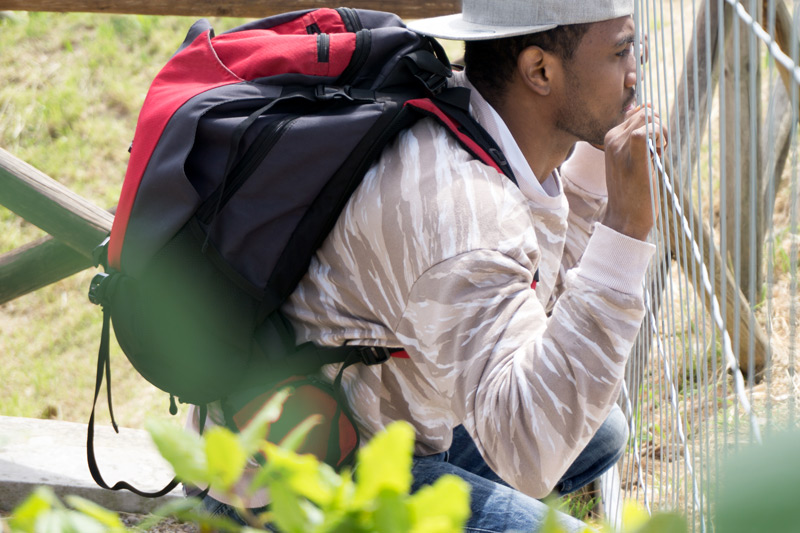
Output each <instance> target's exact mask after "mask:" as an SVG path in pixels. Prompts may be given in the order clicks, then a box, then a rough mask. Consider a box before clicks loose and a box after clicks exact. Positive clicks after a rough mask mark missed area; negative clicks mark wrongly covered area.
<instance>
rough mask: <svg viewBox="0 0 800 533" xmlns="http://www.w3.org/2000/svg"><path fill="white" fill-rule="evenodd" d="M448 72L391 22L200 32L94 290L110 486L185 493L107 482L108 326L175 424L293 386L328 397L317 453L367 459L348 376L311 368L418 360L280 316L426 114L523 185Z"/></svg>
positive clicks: (128, 179)
mask: <svg viewBox="0 0 800 533" xmlns="http://www.w3.org/2000/svg"><path fill="white" fill-rule="evenodd" d="M451 72H452V71H451V67H450V63H449V61H448V59H447V57H446V55H445V53H444V51H443V49H442V48H441V46H440V45H439V44H438V43H437V42H436V41H435V40H433V39H430V38H427V37H423V36H421V35H418V34H416V33H414V32H412V31H410V30H408V29H407V28H406V27H405V26H404V25H403V23H402V21H401V20H400V19H399V18H398V17H397V16H395V15H393V14H390V13H382V12H377V11H367V10H355V9H347V8H340V9H327V8H321V9H312V10H308V11H299V12H294V13H288V14H283V15H277V16H273V17H269V18H265V19H262V20H258V21H254V22H251V23H248V24H245V25H243V26H241V27H238V28H235V29H233V30H231V31H229V32H226V33H222V34H220V35H218V36H215V34H214V31H213V29H212V28H211V27H210V25H209V23H208V22H207V21H206V20H200V21H198V22H197V23H195V24H194V25H193V26H192V27H191V29H190V30H189V32H188V35H187V36H186V39H185V40H184V42H183V44H182V45H181V47H180V48H179V50H178V51H177V52H176V53H175V55H174V56H173V57H172V58H171V59H170V60H169V62H168V63H167V64H166V65H165V66H164V67H163V69H162V70H161V71H160V73H159V74H158V75H157V76H156V78H155V79H154V81H153V83H152V85H151V87H150V89H149V92H148V94H147V97H146V99H145V102H144V105H143V107H142V110H141V113H140V116H139V119H138V123H137V127H136V132H135V135H134V139H133V142H132V145H131V148H130V161H129V164H128V169H127V173H126V175H125V181H124V183H123V187H122V192H121V196H120V200H119V205H118V208H117V212H116V217H115V220H114V224H113V227H112V231H111V235H110V237H109V238H108V239H106V241H105V242H104V243H103V244H101V245H100V246H99V247H98V249H97V250H96V258H97V263H98V264H102V265H103V266H104V273H100V274H97V275H96V276H95V278H94V279H93V280H92V283H91V287H90V291H89V297H90V300H91V301H92V302H93V303H97V304H100V305H102V306H103V333H102V338H101V343H100V351H99V355H98V365H97V380H96V387H95V395H94V404H93V407H92V413H91V416H90V419H89V437H88V439H87V443H88V446H87V451H88V460H89V467H90V471H91V473H92V476H93V477H94V479H95V481H96V482H97V483H98V484H99V485H100V486H102V487H104V488H109V489H112V490H119V489H122V488H124V489H127V490H131V491H132V492H135V493H136V494H140V495H143V496H160V495H163V494H166V493H167V492H169V491H170V490H172V488H174V487H175V485H176V481H175V480H173V482H172V483H170V484H169V485H168V486H167V487H165V488H164V489H163V490H161V491H157V492H145V491H140V490H138V489H136V488H134V487H132V486H131V485H129V484H127V483H125V482H118V483H117V484H115V485H114V486H113V487H109V486H108V485H107V484H106V483H105V481H104V480H103V478H102V476H101V475H100V472H99V469H98V468H97V464H96V461H95V458H94V450H93V443H92V440H93V429H94V414H95V406H96V403H97V398H98V395H99V392H100V389H101V385H102V381H103V379H104V378H105V380H106V387H107V395H108V405H109V412H110V413H111V420H112V425H113V426H114V428H115V429H116V427H117V426H116V422H115V420H114V416H113V410H112V407H111V389H110V374H109V361H108V358H109V354H108V348H109V329H110V328H109V322H110V321H111V322H113V326H114V332H115V335H116V338H117V341H118V342H119V345H120V347H121V348H122V350H123V352H124V353H125V355H126V356H127V358H128V359H129V360H130V362H131V364H132V365H133V367H134V368H135V369H136V370H137V371H138V372H139V373H141V375H142V376H144V377H145V378H146V379H147V380H148V381H149V382H151V383H152V384H153V385H155V386H156V387H158V388H160V389H162V390H164V391H165V392H167V393H169V395H170V410H171V412H173V414H174V413H175V412H176V411H177V408H176V405H175V401H176V399H177V400H178V401H180V402H183V403H191V404H195V405H197V406H199V407H200V409H201V420H203V419H204V418H205V410H204V409H205V406H206V405H207V404H209V403H211V402H220V405H221V406H222V407H223V412H224V413H225V418H226V423H228V424H229V425H231V426H232V427H233V429H240V428H241V427H242V424H246V421H247V416H243V415H242V413H252V412H254V410H255V408H256V407H255V406H258V405H261V404H262V403H263V401H264V399H265V398H267V397H269V395H271V394H272V392H273V391H274V390H275V388H276V387H278V386H282V385H283V384H285V383H290V384H291V386H292V387H293V388H294V390H295V393H296V394H300V395H301V396H303V398H305V400H302V399H301V400H298V402H299V403H300V404H307V403H309V402H310V403H312V404H317V405H318V404H321V403H325V402H326V400H325V398H328V399H330V402H329V403H330V405H327V406H323V407H322V408H323V409H324V410H327V411H328V412H327V416H326V418H327V419H328V420H329V424H328V426H327V427H326V428H325V429H324V430H323V431H325V432H327V433H325V434H323V435H322V437H321V440H322V441H323V442H327V446H326V447H327V449H326V450H323V451H320V452H318V455H323V456H324V457H323V458H324V460H326V461H327V462H329V463H330V464H332V465H333V466H334V467H341V466H343V465H345V464H348V463H349V461H350V460H352V457H353V453H354V451H355V449H356V448H357V447H358V434H357V432H355V425H354V424H353V422H352V418H351V416H350V414H349V412H347V409H346V406H345V402H343V401H341V400H340V398H339V391H338V389H339V387H338V385H339V380H340V379H341V372H340V374H339V377H338V378H337V380H335V382H334V384H333V385H330V384H325V383H322V382H320V381H319V380H316V379H314V378H313V375H314V373H315V372H317V371H318V370H319V369H320V367H321V366H322V365H324V364H329V363H336V362H344V363H345V364H344V365H342V369H344V367H345V366H347V365H349V364H353V363H357V362H358V363H364V364H378V363H381V362H384V361H386V360H387V359H388V358H389V357H390V356H391V355H395V356H401V357H402V356H404V352H402V351H401V352H399V353H395V354H392V353H390V351H389V350H387V349H383V348H364V347H353V346H345V347H340V348H319V347H317V346H315V345H314V344H313V343H306V344H304V345H301V346H296V345H295V337H294V333H293V332H292V329H291V325H290V324H289V323H288V321H287V320H286V319H285V318H284V317H283V316H282V314H281V313H280V311H279V308H280V306H281V304H282V303H283V302H284V301H285V300H286V299H287V298H288V296H289V295H290V294H291V292H292V291H293V290H294V288H295V287H296V285H297V284H298V282H299V281H300V279H301V278H302V277H303V275H304V274H305V273H306V270H307V269H308V266H309V263H310V261H311V259H312V256H313V254H314V253H315V251H316V250H317V248H318V247H319V246H320V245H321V244H322V242H323V240H324V239H325V238H326V236H327V235H328V233H329V232H330V230H331V229H332V227H333V225H334V224H335V222H336V220H337V218H338V216H339V214H340V212H341V211H342V209H343V208H344V205H345V203H346V202H347V200H348V198H349V197H350V195H351V194H352V193H353V191H354V190H355V188H356V187H357V186H358V185H359V183H360V181H361V179H362V177H363V175H364V174H365V172H366V171H367V170H368V169H369V167H370V166H371V165H372V163H373V162H374V161H375V160H376V159H377V157H378V156H379V155H380V153H381V151H382V150H383V148H384V147H385V146H386V145H387V143H389V142H390V141H391V140H392V139H393V138H394V137H395V136H396V135H397V134H398V133H399V132H400V131H402V130H403V129H405V128H408V127H410V126H411V125H413V124H414V123H415V122H416V121H418V120H420V119H421V118H424V117H433V118H435V119H436V120H438V121H439V122H440V123H441V124H443V125H444V126H445V127H446V128H447V129H448V130H449V131H450V132H452V134H453V135H454V136H455V138H456V139H458V141H459V143H460V144H461V145H462V146H463V147H464V148H465V149H467V150H468V151H470V152H471V153H472V154H473V155H474V156H475V157H476V158H478V159H480V160H482V161H484V162H485V163H486V164H489V165H491V166H493V167H494V168H496V169H497V170H498V171H499V172H501V173H504V174H506V175H507V176H509V177H510V178H511V179H512V180H513V175H512V173H511V170H510V168H509V167H508V165H507V163H506V161H505V159H504V158H503V156H502V153H501V152H500V150H499V148H498V147H497V145H496V144H495V143H494V141H492V139H491V138H490V137H489V136H488V135H487V134H486V133H485V131H484V130H483V129H482V128H481V127H480V126H479V125H478V124H477V123H476V122H474V120H473V119H472V118H471V117H470V115H469V112H468V106H469V91H468V90H467V89H464V88H448V87H447V78H448V77H449V76H451ZM298 379H299V380H300V381H298ZM303 390H305V391H306V392H305V393H303V392H302V391H303ZM341 415H345V416H344V417H342V416H341ZM201 430H202V428H201ZM270 437H271V439H270V440H272V437H273V436H272V435H270ZM309 440H316V441H319V440H320V438H317V439H309Z"/></svg>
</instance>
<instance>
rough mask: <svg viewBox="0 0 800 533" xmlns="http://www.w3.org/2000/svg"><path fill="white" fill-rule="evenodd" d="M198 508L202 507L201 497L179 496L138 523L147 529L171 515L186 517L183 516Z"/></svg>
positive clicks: (140, 526)
mask: <svg viewBox="0 0 800 533" xmlns="http://www.w3.org/2000/svg"><path fill="white" fill-rule="evenodd" d="M198 508H202V503H201V501H200V499H199V498H177V499H174V500H169V501H168V502H167V503H165V504H164V505H161V506H159V507H158V508H157V509H156V510H155V511H153V512H152V513H150V515H148V516H147V517H146V518H145V519H144V520H142V521H141V522H140V523H139V524H138V528H139V529H141V530H144V531H147V530H149V529H152V528H153V527H154V526H155V525H157V524H158V523H159V522H161V521H163V520H164V519H165V518H167V517H170V516H174V517H177V518H181V519H184V518H183V517H184V516H186V514H187V513H192V512H193V511H195V510H196V509H198Z"/></svg>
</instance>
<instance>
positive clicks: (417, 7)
mask: <svg viewBox="0 0 800 533" xmlns="http://www.w3.org/2000/svg"><path fill="white" fill-rule="evenodd" d="M339 5H347V6H348V7H354V8H360V9H374V10H377V11H391V12H392V13H397V14H398V15H400V16H401V17H402V18H404V19H414V18H422V17H433V16H436V15H447V14H449V13H458V12H459V11H460V9H461V2H460V1H458V0H432V1H427V2H424V1H422V0H343V1H342V2H331V1H329V0H316V1H315V0H260V1H259V0H225V1H218V0H170V1H169V2H159V1H153V0H74V1H73V0H0V10H11V11H15V10H18V11H57V12H68V11H76V12H86V13H129V14H139V15H191V16H198V17H210V16H220V17H258V18H260V17H267V16H269V15H274V14H276V13H284V12H286V11H297V10H300V9H312V8H317V7H338V6H339Z"/></svg>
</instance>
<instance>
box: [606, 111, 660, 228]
mask: <svg viewBox="0 0 800 533" xmlns="http://www.w3.org/2000/svg"><path fill="white" fill-rule="evenodd" d="M648 138H652V139H653V143H654V145H655V146H656V147H658V148H659V150H660V148H661V147H662V146H666V144H667V138H666V134H665V133H664V132H663V131H662V130H661V121H660V119H659V116H658V114H657V113H655V112H654V111H653V110H652V109H651V108H649V107H643V106H639V107H636V108H635V109H633V110H631V111H630V112H628V115H627V116H626V117H625V120H624V121H623V122H622V124H620V125H619V126H617V127H615V128H613V129H611V130H610V131H609V132H608V133H607V134H606V137H605V146H604V148H605V153H606V185H607V187H608V207H607V209H606V215H605V218H604V219H603V224H604V225H605V226H608V227H609V228H611V229H613V230H615V231H618V232H619V233H622V234H624V235H627V236H629V237H633V238H634V239H639V240H642V241H643V240H645V239H647V235H648V233H650V229H651V228H652V227H653V224H655V221H656V219H657V217H658V203H657V202H655V205H654V202H653V201H652V200H651V198H650V189H651V187H652V188H653V191H654V192H656V193H657V191H658V189H657V188H656V179H657V174H656V172H655V171H654V170H653V169H654V165H653V164H652V162H650V164H649V165H648V160H649V159H650V157H651V155H650V151H649V149H648V147H647V141H648Z"/></svg>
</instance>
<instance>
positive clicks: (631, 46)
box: [617, 43, 633, 57]
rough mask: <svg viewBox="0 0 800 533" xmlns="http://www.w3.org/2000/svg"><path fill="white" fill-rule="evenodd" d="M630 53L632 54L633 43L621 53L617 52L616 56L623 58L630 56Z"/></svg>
mask: <svg viewBox="0 0 800 533" xmlns="http://www.w3.org/2000/svg"><path fill="white" fill-rule="evenodd" d="M631 53H633V43H631V44H629V45H628V46H626V47H625V49H624V50H622V51H621V52H619V53H618V54H617V55H618V56H619V57H625V56H627V55H628V54H631Z"/></svg>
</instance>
